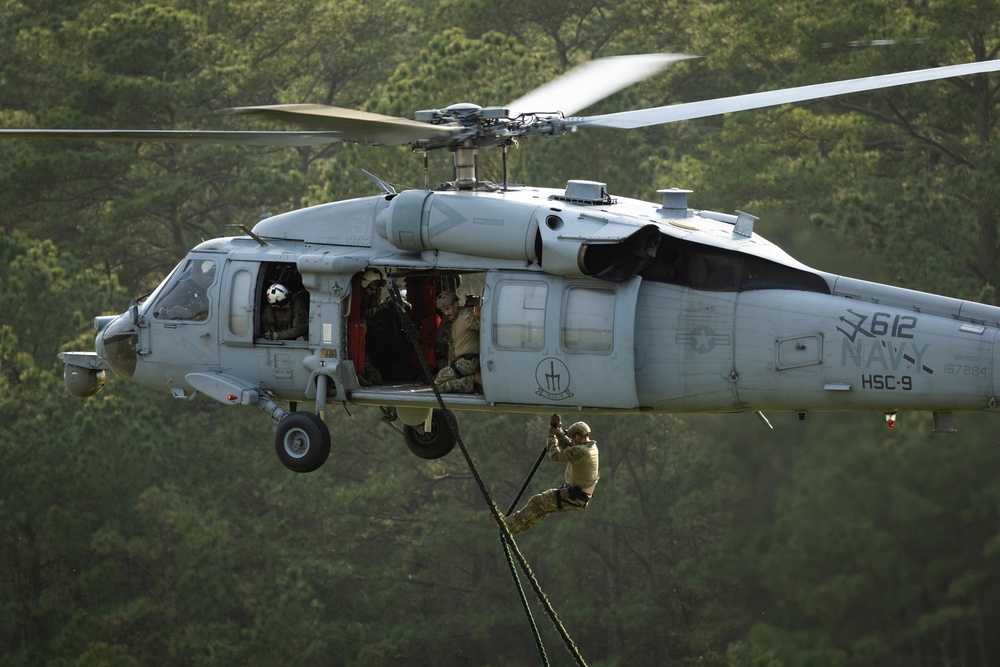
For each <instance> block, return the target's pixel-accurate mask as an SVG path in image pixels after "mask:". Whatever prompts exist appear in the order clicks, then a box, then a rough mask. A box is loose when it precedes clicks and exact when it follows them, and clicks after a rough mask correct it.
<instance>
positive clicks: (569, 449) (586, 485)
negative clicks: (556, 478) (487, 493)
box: [504, 428, 601, 535]
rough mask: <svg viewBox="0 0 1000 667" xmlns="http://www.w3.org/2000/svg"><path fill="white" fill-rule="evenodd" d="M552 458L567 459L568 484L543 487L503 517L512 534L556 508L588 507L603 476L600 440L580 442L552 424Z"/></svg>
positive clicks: (547, 447) (547, 445) (559, 510)
mask: <svg viewBox="0 0 1000 667" xmlns="http://www.w3.org/2000/svg"><path fill="white" fill-rule="evenodd" d="M545 447H546V449H547V450H548V454H549V458H550V459H551V460H552V461H553V462H555V463H566V477H565V479H566V484H565V485H564V486H561V487H559V488H558V489H549V490H548V491H542V492H541V493H539V494H538V495H536V496H534V497H532V498H531V500H529V501H528V502H527V503H526V504H525V505H524V507H522V508H521V509H519V510H518V511H516V512H514V513H513V514H511V515H510V516H508V517H505V518H504V523H505V524H507V530H509V531H510V532H511V534H512V535H517V534H518V533H521V532H524V531H526V530H528V529H529V528H531V527H532V526H534V525H535V524H536V523H538V522H539V521H541V520H542V519H544V518H545V517H547V516H548V515H549V514H552V513H554V512H571V511H575V510H582V509H586V508H587V504H588V503H589V502H590V495H589V494H587V493H586V492H584V491H583V489H590V488H592V487H593V486H594V485H595V484H597V480H598V479H600V476H601V475H600V473H599V472H598V470H599V458H598V453H597V442H595V441H594V440H587V441H586V442H583V443H581V444H578V445H574V444H572V442H571V440H570V438H569V437H567V435H566V434H565V433H563V432H562V429H561V428H550V429H549V438H548V441H547V442H546V443H545Z"/></svg>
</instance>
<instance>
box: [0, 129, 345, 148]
mask: <svg viewBox="0 0 1000 667" xmlns="http://www.w3.org/2000/svg"><path fill="white" fill-rule="evenodd" d="M0 139H50V140H56V141H125V142H139V141H158V142H162V143H170V144H228V145H242V146H284V147H287V146H319V145H323V144H333V143H337V142H339V141H343V140H344V138H343V137H342V136H340V135H339V134H338V133H337V132H225V131H207V130H0Z"/></svg>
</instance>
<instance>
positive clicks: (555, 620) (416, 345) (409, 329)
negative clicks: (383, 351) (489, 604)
mask: <svg viewBox="0 0 1000 667" xmlns="http://www.w3.org/2000/svg"><path fill="white" fill-rule="evenodd" d="M386 284H387V287H388V289H389V298H391V299H392V302H393V305H394V306H395V307H396V308H397V309H398V311H399V315H400V320H401V322H402V324H403V331H404V332H405V333H406V337H407V339H408V340H409V341H410V344H411V345H412V346H413V349H414V350H416V352H417V359H419V360H420V365H421V367H422V368H423V372H424V377H425V378H426V380H427V382H428V384H430V387H431V390H432V391H433V392H434V396H435V398H436V399H437V402H438V405H440V406H441V411H442V413H443V414H444V416H445V420H446V421H447V423H448V428H450V429H451V432H452V433H453V434H454V435H455V442H456V443H457V444H458V447H459V449H460V450H461V452H462V456H463V457H464V458H465V462H466V464H467V465H468V466H469V471H470V472H471V473H472V476H473V478H474V479H475V480H476V484H477V485H478V486H479V491H480V493H482V495H483V498H484V499H485V500H486V504H487V506H488V507H489V510H490V514H491V515H492V516H493V519H494V521H495V522H496V523H497V526H498V527H499V530H500V542H501V544H503V546H504V552H505V555H506V557H507V565H508V567H509V568H510V572H511V576H512V577H513V579H514V585H515V586H516V588H517V591H518V596H519V597H520V599H521V604H522V606H523V607H524V611H525V614H526V616H527V618H528V624H529V625H530V626H531V631H532V634H533V635H534V637H535V643H536V645H537V646H538V651H539V654H540V656H541V659H542V664H543V665H546V666H547V665H548V664H549V663H548V657H547V656H546V654H545V646H544V644H543V643H542V639H541V635H539V633H538V628H537V626H536V625H535V621H534V618H533V617H532V615H531V609H530V607H529V606H528V600H527V597H526V596H525V594H524V590H523V588H522V586H521V581H520V578H519V577H518V574H517V568H516V567H515V566H514V561H515V560H516V561H517V564H518V565H520V566H521V569H522V570H523V571H524V574H525V576H526V577H527V578H528V582H529V583H530V584H531V587H532V589H533V590H534V592H535V596H536V597H537V598H538V601H539V603H540V604H541V605H542V607H543V608H544V609H545V612H546V613H547V614H548V616H549V619H550V620H551V621H552V624H553V626H555V628H556V631H557V632H558V633H559V636H560V637H561V638H562V640H563V643H564V644H565V645H566V649H567V650H568V651H569V652H570V654H571V655H572V656H573V659H574V660H575V661H576V664H577V665H579V666H580V667H586V665H587V663H586V661H585V660H584V659H583V655H581V654H580V650H579V649H578V648H577V646H576V644H575V643H574V642H573V638H572V637H570V636H569V632H568V631H567V630H566V627H565V626H564V625H563V623H562V621H561V620H559V615H558V614H557V613H556V610H555V608H554V607H553V606H552V603H551V602H550V601H549V599H548V597H547V596H546V595H545V592H544V591H543V590H542V587H541V584H539V583H538V579H537V578H536V577H535V574H534V572H532V570H531V566H530V565H528V561H527V559H526V558H525V557H524V554H522V553H521V550H520V549H519V548H518V546H517V543H516V542H515V541H514V536H513V535H511V534H510V531H509V530H508V529H507V525H506V524H505V523H504V522H503V515H501V514H500V509H499V508H498V507H497V504H496V501H495V500H493V495H492V494H491V493H490V491H489V489H488V488H487V487H486V483H485V482H484V481H483V478H482V476H481V475H480V474H479V469H478V468H477V467H476V464H475V462H474V461H473V460H472V456H471V455H470V454H469V450H468V449H467V448H466V446H465V443H464V442H463V441H462V437H461V435H460V434H459V431H458V424H457V422H456V421H455V417H454V415H453V414H452V413H451V412H450V411H449V410H448V409H447V406H446V405H445V402H444V398H443V397H442V396H441V392H440V391H439V390H438V388H437V386H436V385H435V384H434V376H433V375H432V374H431V369H430V367H429V366H428V365H427V360H426V359H425V358H424V355H423V352H422V350H421V349H420V342H419V340H418V339H417V331H416V326H415V325H414V324H413V321H412V320H411V319H410V316H409V313H408V312H407V310H406V307H405V305H404V302H403V298H402V296H401V295H400V293H399V290H398V289H397V288H396V284H395V282H394V281H393V280H389V281H387V283H386ZM545 453H546V452H545V450H544V448H543V450H542V453H541V454H540V455H539V457H538V460H537V461H535V465H534V467H533V468H532V469H531V472H530V473H529V474H528V477H527V479H525V480H524V484H523V485H522V486H521V490H520V491H518V493H517V495H516V497H515V498H514V500H513V502H512V503H511V507H510V509H509V510H508V511H507V513H508V514H509V513H510V512H512V511H513V510H514V508H515V507H516V506H517V503H518V501H519V500H520V499H521V496H522V495H523V494H524V492H525V490H526V489H527V488H528V484H529V483H530V482H531V478H532V477H534V475H535V471H536V470H538V467H539V465H541V462H542V460H543V459H544V457H545Z"/></svg>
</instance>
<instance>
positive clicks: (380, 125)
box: [220, 104, 457, 146]
mask: <svg viewBox="0 0 1000 667" xmlns="http://www.w3.org/2000/svg"><path fill="white" fill-rule="evenodd" d="M220 113H226V114H240V115H256V116H262V117H264V118H268V119H271V120H277V121H280V122H283V123H294V124H296V125H298V126H299V127H303V128H305V129H309V130H325V131H333V132H336V133H337V134H338V135H339V136H340V138H341V139H342V140H343V141H353V142H357V143H362V144H374V145H382V146H397V145H402V144H411V143H415V142H419V141H428V140H431V139H446V138H450V137H452V136H454V134H455V133H456V130H457V128H455V127H451V126H447V125H430V124H428V123H421V122H418V121H415V120H408V119H406V118H396V117H395V116H384V115H382V114H377V113H368V112H366V111H355V110H354V109H343V108H340V107H330V106H325V105H322V104H275V105H270V106H258V107H237V108H235V109H225V110H223V111H221V112H220Z"/></svg>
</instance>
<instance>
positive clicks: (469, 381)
mask: <svg viewBox="0 0 1000 667" xmlns="http://www.w3.org/2000/svg"><path fill="white" fill-rule="evenodd" d="M448 359H449V363H448V365H447V366H445V367H444V368H442V369H441V370H440V371H439V372H438V374H437V377H436V378H435V379H434V384H435V385H437V388H438V391H440V392H442V393H466V394H471V393H473V392H474V391H476V381H475V379H474V378H473V375H475V374H476V373H477V372H479V318H478V317H476V309H475V308H472V307H468V306H466V307H464V308H461V309H459V311H458V315H456V316H455V320H454V321H453V322H452V324H451V340H450V341H449V343H448Z"/></svg>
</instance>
